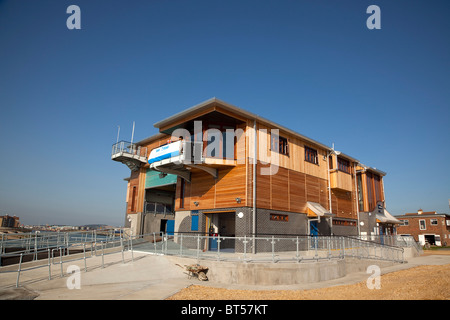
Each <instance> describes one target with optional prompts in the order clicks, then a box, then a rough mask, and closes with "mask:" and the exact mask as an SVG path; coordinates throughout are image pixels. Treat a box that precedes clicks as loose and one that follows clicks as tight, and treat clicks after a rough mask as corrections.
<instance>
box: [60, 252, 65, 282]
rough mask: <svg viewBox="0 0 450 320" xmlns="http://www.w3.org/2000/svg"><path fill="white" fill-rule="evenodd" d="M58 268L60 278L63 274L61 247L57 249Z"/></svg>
mask: <svg viewBox="0 0 450 320" xmlns="http://www.w3.org/2000/svg"><path fill="white" fill-rule="evenodd" d="M59 266H60V269H61V278H62V277H63V276H64V272H63V265H62V251H61V247H59Z"/></svg>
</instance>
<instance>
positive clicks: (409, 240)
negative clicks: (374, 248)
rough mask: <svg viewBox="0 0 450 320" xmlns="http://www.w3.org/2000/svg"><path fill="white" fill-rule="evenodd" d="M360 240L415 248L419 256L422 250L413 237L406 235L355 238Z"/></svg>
mask: <svg viewBox="0 0 450 320" xmlns="http://www.w3.org/2000/svg"><path fill="white" fill-rule="evenodd" d="M357 238H358V239H361V240H369V241H373V242H377V243H380V244H384V245H390V246H396V247H404V248H405V247H406V248H415V249H416V251H417V252H418V253H419V254H422V253H423V249H422V247H421V246H420V244H419V243H418V242H417V241H416V240H414V237H413V236H407V235H363V236H359V237H357Z"/></svg>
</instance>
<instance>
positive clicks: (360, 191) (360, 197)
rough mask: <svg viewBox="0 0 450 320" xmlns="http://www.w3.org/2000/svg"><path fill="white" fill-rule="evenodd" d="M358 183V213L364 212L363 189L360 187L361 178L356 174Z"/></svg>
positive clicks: (359, 174)
mask: <svg viewBox="0 0 450 320" xmlns="http://www.w3.org/2000/svg"><path fill="white" fill-rule="evenodd" d="M356 178H357V181H358V203H359V211H364V197H363V187H362V177H361V173H358V174H357V176H356Z"/></svg>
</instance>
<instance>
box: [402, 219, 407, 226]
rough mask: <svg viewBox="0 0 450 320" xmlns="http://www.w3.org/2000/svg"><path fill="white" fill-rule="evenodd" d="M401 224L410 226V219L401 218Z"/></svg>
mask: <svg viewBox="0 0 450 320" xmlns="http://www.w3.org/2000/svg"><path fill="white" fill-rule="evenodd" d="M400 222H401V224H400V225H401V226H409V220H400Z"/></svg>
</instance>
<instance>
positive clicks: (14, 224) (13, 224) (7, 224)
mask: <svg viewBox="0 0 450 320" xmlns="http://www.w3.org/2000/svg"><path fill="white" fill-rule="evenodd" d="M19 225H20V222H19V217H16V216H13V217H11V216H9V215H5V216H0V227H2V228H18V227H19Z"/></svg>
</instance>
